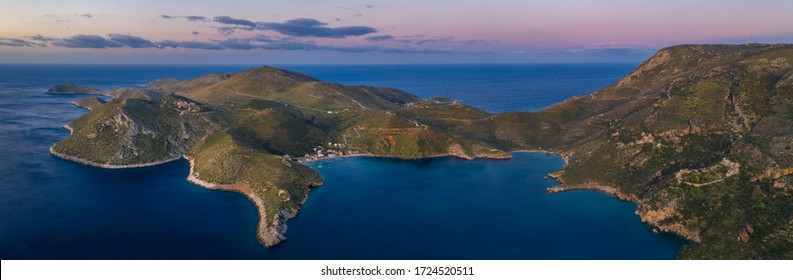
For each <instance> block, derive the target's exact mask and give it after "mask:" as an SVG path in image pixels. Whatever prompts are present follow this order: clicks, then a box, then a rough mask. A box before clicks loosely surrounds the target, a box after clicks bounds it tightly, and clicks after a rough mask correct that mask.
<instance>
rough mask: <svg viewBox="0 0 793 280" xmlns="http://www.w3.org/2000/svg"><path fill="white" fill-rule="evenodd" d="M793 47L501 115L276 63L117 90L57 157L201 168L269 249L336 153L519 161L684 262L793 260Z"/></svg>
mask: <svg viewBox="0 0 793 280" xmlns="http://www.w3.org/2000/svg"><path fill="white" fill-rule="evenodd" d="M792 64H793V46H791V45H741V46H730V45H708V46H676V47H670V48H665V49H662V50H660V51H659V52H658V53H657V54H655V55H654V56H653V57H652V58H650V59H649V60H648V61H646V62H644V63H643V64H642V65H641V66H640V67H639V68H637V69H636V70H635V71H633V72H632V73H631V74H630V75H628V76H626V77H625V78H623V79H621V80H620V81H618V82H616V83H614V84H613V85H610V86H608V87H606V88H604V89H601V90H599V91H596V92H594V93H591V94H588V95H583V96H577V97H574V98H572V99H570V100H567V101H565V102H562V103H559V104H556V105H554V106H551V107H549V108H547V109H546V110H544V111H541V112H511V113H503V114H490V113H487V112H485V111H482V110H479V109H476V108H473V107H470V106H467V105H464V104H460V103H459V102H457V101H455V100H452V99H448V98H433V99H430V100H423V99H421V98H419V97H416V96H414V95H411V94H409V93H406V92H403V91H399V90H396V89H389V88H376V87H368V86H346V85H340V84H334V83H327V82H323V81H319V80H316V79H314V78H311V77H308V76H305V75H303V74H300V73H296V72H291V71H287V70H281V69H276V68H271V67H266V66H265V67H260V68H256V69H251V70H247V71H243V72H240V73H234V74H212V75H207V76H204V77H200V78H196V79H193V80H188V81H178V80H175V79H162V80H158V81H154V82H152V83H150V84H149V85H148V86H149V88H135V89H115V90H111V91H106V92H103V94H105V95H110V96H113V97H114V99H113V100H112V101H109V102H106V103H103V102H101V101H100V100H89V99H84V100H81V101H79V102H78V104H84V106H86V107H88V108H90V109H91V111H90V112H87V113H86V114H85V115H83V116H82V117H80V118H78V119H77V120H75V121H73V122H71V123H69V124H68V127H70V128H71V129H72V135H70V136H69V137H67V138H66V139H65V140H63V141H61V142H59V143H56V144H55V145H53V146H52V149H51V151H52V153H53V154H55V155H57V156H60V157H63V158H66V159H70V160H75V161H79V162H82V163H85V164H91V165H96V166H100V167H109V168H114V167H131V166H145V165H152V164H158V163H161V162H164V161H168V160H172V159H176V158H179V157H186V158H188V159H189V160H190V162H191V166H192V168H191V172H190V177H189V180H190V181H192V182H194V183H196V184H199V185H202V186H205V187H208V188H213V189H224V190H230V191H237V192H240V193H243V194H245V195H246V196H247V197H248V198H249V199H250V200H251V201H252V202H253V203H254V204H255V205H256V206H257V209H258V210H259V216H260V222H259V229H258V237H259V240H260V241H261V242H262V244H264V245H265V246H273V245H275V244H277V243H278V242H280V241H282V240H283V239H284V238H285V237H284V235H283V234H284V232H285V231H286V221H287V220H288V219H290V218H292V217H294V215H296V214H297V212H298V210H299V207H300V205H301V204H302V203H303V202H304V201H305V199H306V197H307V195H308V193H309V191H310V189H311V187H314V186H317V185H319V184H321V177H320V176H319V174H318V173H316V172H315V171H313V170H311V169H309V168H307V167H305V166H304V165H303V164H302V162H304V161H306V160H312V159H315V158H317V157H324V156H331V155H350V154H353V155H361V154H363V155H372V156H387V157H399V158H425V157H432V156H442V155H452V156H456V157H460V158H465V159H473V158H509V157H510V154H509V153H508V152H509V151H516V150H547V151H552V152H555V153H559V154H561V155H562V156H563V157H564V158H565V159H566V160H567V162H568V164H567V165H566V166H565V167H564V168H563V169H562V170H560V171H558V172H556V173H554V174H553V176H554V177H556V178H558V179H559V180H560V181H561V182H562V185H560V186H557V187H554V188H551V189H549V192H552V193H553V192H559V191H566V190H574V189H594V190H599V191H603V192H607V193H610V194H613V195H615V196H618V197H620V198H621V199H625V200H631V201H634V202H636V203H637V204H638V210H637V214H638V215H639V216H640V217H641V219H642V221H644V222H646V223H648V224H649V225H650V226H651V227H653V229H654V230H657V231H665V232H670V233H674V234H676V235H678V236H681V237H683V238H686V239H688V240H690V241H692V243H691V245H688V246H685V247H684V249H683V250H682V251H681V252H680V255H679V257H680V258H749V259H762V258H787V259H789V258H793V209H791V208H793V198H791V196H790V195H791V192H792V191H793V187H791V185H792V183H793V150H791V145H792V144H791V143H793V130H791V127H793V126H791V125H793V107H792V106H791V105H793V104H791V102H793V71H791V69H793V66H791V65H792Z"/></svg>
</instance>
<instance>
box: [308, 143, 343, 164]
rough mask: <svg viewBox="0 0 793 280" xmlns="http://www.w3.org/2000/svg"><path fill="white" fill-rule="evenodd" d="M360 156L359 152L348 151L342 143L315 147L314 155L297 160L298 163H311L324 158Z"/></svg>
mask: <svg viewBox="0 0 793 280" xmlns="http://www.w3.org/2000/svg"><path fill="white" fill-rule="evenodd" d="M355 154H358V151H353V150H349V149H347V146H346V145H344V144H341V143H332V142H328V144H327V145H325V146H324V147H323V146H316V147H314V153H312V154H306V155H304V156H303V158H300V159H298V160H297V162H309V161H314V160H318V159H323V158H332V157H339V156H346V155H355Z"/></svg>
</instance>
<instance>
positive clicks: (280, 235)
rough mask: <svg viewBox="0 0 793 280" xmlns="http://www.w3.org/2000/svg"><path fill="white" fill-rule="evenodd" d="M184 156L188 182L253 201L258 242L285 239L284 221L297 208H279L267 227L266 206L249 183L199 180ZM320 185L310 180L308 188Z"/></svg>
mask: <svg viewBox="0 0 793 280" xmlns="http://www.w3.org/2000/svg"><path fill="white" fill-rule="evenodd" d="M184 158H185V159H187V160H188V161H189V162H190V173H189V175H188V176H187V181H188V182H190V183H193V184H195V185H198V186H201V187H203V188H206V189H209V190H218V191H231V192H237V193H240V194H242V195H244V196H245V197H246V198H248V200H250V201H251V202H252V203H253V205H254V206H255V207H256V211H257V213H258V216H259V221H258V223H257V229H256V238H257V239H258V240H259V243H261V244H262V245H264V246H265V247H272V246H275V245H277V244H278V243H281V242H282V241H284V240H286V236H284V234H286V230H287V225H286V222H287V221H289V220H290V219H292V218H294V217H295V216H297V213H298V211H299V210H298V209H279V210H278V214H276V215H275V216H274V217H273V220H272V224H271V225H270V226H269V227H268V226H267V212H266V211H265V209H266V207H267V206H266V205H265V204H264V201H263V200H262V198H261V197H260V196H258V195H256V192H255V191H254V190H253V189H252V188H251V187H250V186H249V185H244V184H234V185H225V184H218V183H212V182H207V181H204V180H201V179H199V178H198V177H196V176H195V173H194V166H195V163H194V160H193V159H192V158H190V157H188V156H185V157H184ZM320 185H322V184H321V183H319V182H312V183H310V184H309V189H311V188H314V187H317V186H320ZM305 197H306V198H308V192H306V196H305ZM305 202H306V199H303V201H300V203H299V204H300V205H303V203H305Z"/></svg>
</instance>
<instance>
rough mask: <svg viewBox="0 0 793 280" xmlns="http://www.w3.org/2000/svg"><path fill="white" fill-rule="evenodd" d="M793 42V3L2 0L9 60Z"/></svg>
mask: <svg viewBox="0 0 793 280" xmlns="http://www.w3.org/2000/svg"><path fill="white" fill-rule="evenodd" d="M743 43H793V1H789V0H753V1H749V0H746V1H738V0H699V1H682V0H665V1H639V0H610V1H607V0H603V1H597V0H589V1H587V0H567V1H564V0H555V1H552V0H536V1H528V0H523V1H519V0H434V1H430V0H423V1H422V0H402V1H394V0H392V1H375V0H360V1H359V0H341V1H319V0H269V1H261V0H258V1H254V0H237V1H217V0H215V1H161V0H156V1H154V0H137V1H106V0H103V1H98V0H84V1H68V0H60V1H55V0H38V1H30V0H22V1H18V0H0V63H108V64H394V63H550V62H563V63H575V62H638V61H642V60H644V59H646V58H647V57H649V56H650V55H652V54H653V53H654V52H655V51H657V50H658V49H660V48H663V47H666V46H671V45H679V44H743Z"/></svg>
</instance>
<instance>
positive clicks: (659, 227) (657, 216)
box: [546, 170, 702, 243]
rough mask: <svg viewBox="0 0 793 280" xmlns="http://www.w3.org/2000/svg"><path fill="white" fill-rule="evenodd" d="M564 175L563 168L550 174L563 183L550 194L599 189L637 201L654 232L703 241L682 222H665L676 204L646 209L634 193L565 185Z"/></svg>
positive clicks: (594, 185) (643, 219) (640, 214)
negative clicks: (657, 208)
mask: <svg viewBox="0 0 793 280" xmlns="http://www.w3.org/2000/svg"><path fill="white" fill-rule="evenodd" d="M563 175H564V171H561V170H560V171H556V172H554V173H551V174H548V176H549V177H551V178H554V179H556V180H557V181H559V183H561V185H558V186H554V187H550V188H548V189H546V190H547V192H548V193H549V194H555V193H560V192H566V191H575V190H591V191H598V192H602V193H605V194H608V195H612V196H614V197H617V198H618V199H620V200H623V201H629V202H633V203H636V205H637V206H636V207H637V208H636V211H635V212H634V214H636V216H638V217H639V219H641V222H642V223H645V224H647V225H649V226H650V227H651V228H652V229H653V232H655V233H658V232H665V233H671V234H674V235H676V236H678V237H681V238H683V239H686V240H688V241H691V242H696V243H699V242H702V238H701V237H700V235H699V233H697V232H692V231H689V230H688V229H686V227H685V226H683V225H682V224H680V223H664V221H665V220H666V219H667V218H668V217H672V216H673V215H674V214H675V207H674V206H669V207H667V208H664V209H661V210H650V209H645V208H644V203H643V201H642V200H641V199H639V197H638V196H636V195H634V194H626V193H623V192H621V191H620V190H619V189H618V188H616V187H611V186H604V185H600V184H597V183H586V184H580V185H573V186H565V185H564V180H563V178H562V177H563Z"/></svg>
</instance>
